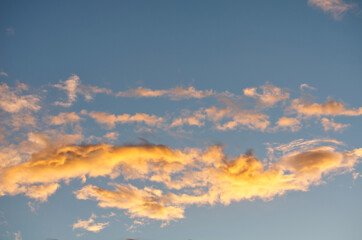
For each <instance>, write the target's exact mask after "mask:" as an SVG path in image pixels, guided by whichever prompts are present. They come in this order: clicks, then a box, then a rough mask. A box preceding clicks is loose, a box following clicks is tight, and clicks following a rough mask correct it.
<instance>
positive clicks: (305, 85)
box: [299, 83, 316, 90]
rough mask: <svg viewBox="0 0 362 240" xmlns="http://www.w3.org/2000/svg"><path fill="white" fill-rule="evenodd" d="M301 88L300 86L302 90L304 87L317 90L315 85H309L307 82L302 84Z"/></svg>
mask: <svg viewBox="0 0 362 240" xmlns="http://www.w3.org/2000/svg"><path fill="white" fill-rule="evenodd" d="M299 88H300V90H303V89H305V88H307V89H310V90H316V88H315V87H312V86H309V85H308V84H306V83H302V84H300V86H299Z"/></svg>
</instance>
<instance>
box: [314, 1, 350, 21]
mask: <svg viewBox="0 0 362 240" xmlns="http://www.w3.org/2000/svg"><path fill="white" fill-rule="evenodd" d="M308 4H309V5H311V6H315V7H318V8H320V9H322V10H323V11H324V12H327V13H330V14H331V15H332V16H333V18H334V19H336V20H340V19H341V18H342V17H343V15H344V13H345V12H347V11H348V10H350V9H352V8H354V7H355V5H354V4H348V3H345V2H344V1H343V0H308Z"/></svg>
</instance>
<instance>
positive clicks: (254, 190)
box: [0, 139, 362, 230]
mask: <svg viewBox="0 0 362 240" xmlns="http://www.w3.org/2000/svg"><path fill="white" fill-rule="evenodd" d="M38 141H41V139H40V140H38ZM321 143H335V144H339V142H336V141H334V140H312V141H296V142H293V143H290V144H287V145H283V146H279V147H275V148H273V150H274V151H281V152H282V153H283V154H282V156H281V157H279V158H277V159H273V161H270V162H265V161H262V160H259V159H258V158H256V157H255V156H254V155H252V154H251V153H247V154H241V155H239V156H236V157H229V156H228V155H226V154H225V152H224V150H223V148H222V147H221V146H211V147H209V148H207V149H205V150H202V149H198V148H186V149H184V150H179V149H171V148H169V147H166V146H161V145H137V146H112V145H109V144H97V145H67V146H58V147H56V146H50V145H45V147H44V148H43V149H41V150H40V151H38V152H36V153H33V154H32V155H31V158H30V159H29V160H28V161H26V162H21V163H19V164H16V165H12V166H8V167H5V168H2V169H0V195H16V194H22V193H23V194H25V195H26V196H28V197H30V198H34V199H38V200H39V201H46V199H47V198H48V197H49V196H50V195H51V194H53V193H54V192H55V191H56V190H57V189H58V187H59V183H60V182H61V181H65V182H68V181H71V180H72V179H82V182H83V183H85V182H86V178H96V177H110V178H111V179H115V178H117V177H118V176H120V175H122V177H123V179H125V181H128V180H131V179H142V180H146V181H144V182H145V183H148V182H151V183H152V182H154V183H155V182H156V183H162V184H163V186H164V187H163V190H161V189H156V188H153V187H149V186H147V184H146V186H145V187H143V188H137V187H135V186H133V185H131V184H111V185H113V186H114V188H115V189H114V190H107V189H103V188H100V187H97V186H94V185H86V186H84V187H83V188H81V189H80V190H78V191H76V192H75V194H76V197H77V198H78V199H82V200H87V199H92V200H95V201H97V202H98V205H99V206H100V207H103V208H118V209H123V210H125V211H126V212H127V213H128V214H129V215H130V217H132V218H149V219H156V220H161V221H163V222H165V223H168V222H169V221H172V220H177V219H181V218H183V217H184V210H185V208H186V207H188V206H189V205H192V204H196V205H202V204H217V203H221V204H224V205H228V204H229V203H231V202H233V201H241V200H252V199H255V198H261V199H264V200H268V199H272V198H273V197H275V196H278V195H281V194H284V193H285V192H287V191H298V190H301V191H306V190H308V188H309V187H310V186H312V185H318V184H320V183H321V182H323V177H324V176H326V175H327V174H330V173H333V174H341V173H344V172H347V171H352V170H353V167H354V166H355V165H356V163H357V162H358V159H359V158H361V157H362V149H355V150H353V151H347V152H338V151H336V148H335V147H333V146H316V145H317V144H321ZM298 148H299V149H298ZM151 185H152V184H151ZM91 219H92V218H91ZM78 223H79V222H78ZM88 223H89V224H88ZM86 224H88V225H86ZM93 225H94V224H93V222H92V221H89V220H82V222H81V223H79V227H80V226H85V227H86V226H93ZM77 226H78V225H77ZM92 229H94V230H96V229H97V228H96V226H94V228H92Z"/></svg>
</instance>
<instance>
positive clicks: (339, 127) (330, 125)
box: [321, 118, 350, 132]
mask: <svg viewBox="0 0 362 240" xmlns="http://www.w3.org/2000/svg"><path fill="white" fill-rule="evenodd" d="M321 121H322V125H323V128H324V130H325V131H328V130H334V131H336V132H337V131H343V130H344V129H345V128H347V127H349V126H350V124H343V123H336V122H334V120H333V119H332V120H329V119H328V118H322V120H321Z"/></svg>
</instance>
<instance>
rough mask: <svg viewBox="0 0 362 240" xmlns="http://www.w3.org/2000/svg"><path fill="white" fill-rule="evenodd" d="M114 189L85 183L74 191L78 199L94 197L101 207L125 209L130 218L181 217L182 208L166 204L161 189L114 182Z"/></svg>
mask: <svg viewBox="0 0 362 240" xmlns="http://www.w3.org/2000/svg"><path fill="white" fill-rule="evenodd" d="M114 187H115V189H116V190H115V191H109V190H105V189H102V188H99V187H96V186H93V185H87V186H85V187H83V188H82V189H81V190H79V191H77V192H75V194H76V196H77V198H78V199H83V200H87V199H94V200H96V201H98V202H99V204H98V205H99V206H100V207H103V208H118V209H126V210H127V213H128V214H130V217H131V218H134V217H138V218H150V219H155V220H162V221H169V220H175V219H180V218H183V217H184V216H183V212H184V210H183V209H182V208H180V207H177V206H167V205H168V204H167V199H166V198H165V197H164V196H163V195H162V191H161V190H156V189H152V188H144V189H138V188H136V187H134V186H132V185H130V184H128V185H120V184H115V185H114Z"/></svg>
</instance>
